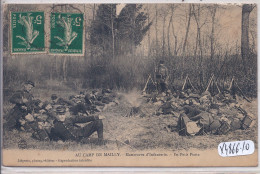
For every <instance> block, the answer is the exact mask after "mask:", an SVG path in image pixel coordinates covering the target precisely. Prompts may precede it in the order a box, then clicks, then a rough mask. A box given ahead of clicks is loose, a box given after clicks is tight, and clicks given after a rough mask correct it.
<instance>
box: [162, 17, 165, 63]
mask: <svg viewBox="0 0 260 174" xmlns="http://www.w3.org/2000/svg"><path fill="white" fill-rule="evenodd" d="M165 21H166V14H164V15H163V35H162V57H163V59H165V58H164V57H165V29H164V28H165Z"/></svg>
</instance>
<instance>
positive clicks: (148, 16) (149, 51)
mask: <svg viewBox="0 0 260 174" xmlns="http://www.w3.org/2000/svg"><path fill="white" fill-rule="evenodd" d="M149 13H150V9H149V5H147V22H148V24H150V15H149ZM150 35H151V32H150V30H148V34H147V37H148V56H150V54H151V37H150Z"/></svg>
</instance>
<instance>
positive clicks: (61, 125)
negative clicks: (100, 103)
mask: <svg viewBox="0 0 260 174" xmlns="http://www.w3.org/2000/svg"><path fill="white" fill-rule="evenodd" d="M63 107H64V106H60V107H58V108H57V113H56V118H57V119H55V120H54V122H53V123H54V127H53V128H52V129H51V133H50V137H51V139H52V140H59V139H61V140H62V141H66V140H81V139H82V138H87V137H89V136H90V135H92V134H93V133H94V132H97V134H98V138H99V139H103V122H102V120H99V118H98V117H97V116H81V115H73V116H71V115H70V113H67V112H65V109H64V108H63ZM61 110H63V111H61ZM61 117H64V119H59V118H61ZM80 123H84V124H85V125H84V126H79V125H78V124H80Z"/></svg>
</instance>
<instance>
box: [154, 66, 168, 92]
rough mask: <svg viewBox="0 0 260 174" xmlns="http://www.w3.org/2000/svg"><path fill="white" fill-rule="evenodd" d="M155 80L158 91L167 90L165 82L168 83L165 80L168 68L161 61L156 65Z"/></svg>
mask: <svg viewBox="0 0 260 174" xmlns="http://www.w3.org/2000/svg"><path fill="white" fill-rule="evenodd" d="M156 80H157V85H158V90H159V92H167V90H168V84H167V83H168V82H167V80H168V69H167V67H166V66H165V65H164V64H163V63H160V65H159V67H158V72H157V75H156Z"/></svg>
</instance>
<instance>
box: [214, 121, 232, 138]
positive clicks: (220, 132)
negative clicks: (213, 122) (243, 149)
mask: <svg viewBox="0 0 260 174" xmlns="http://www.w3.org/2000/svg"><path fill="white" fill-rule="evenodd" d="M229 130H230V125H229V124H228V122H226V121H224V120H222V122H221V126H220V127H219V128H218V130H217V132H216V134H217V135H226V134H227V133H228V132H229Z"/></svg>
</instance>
